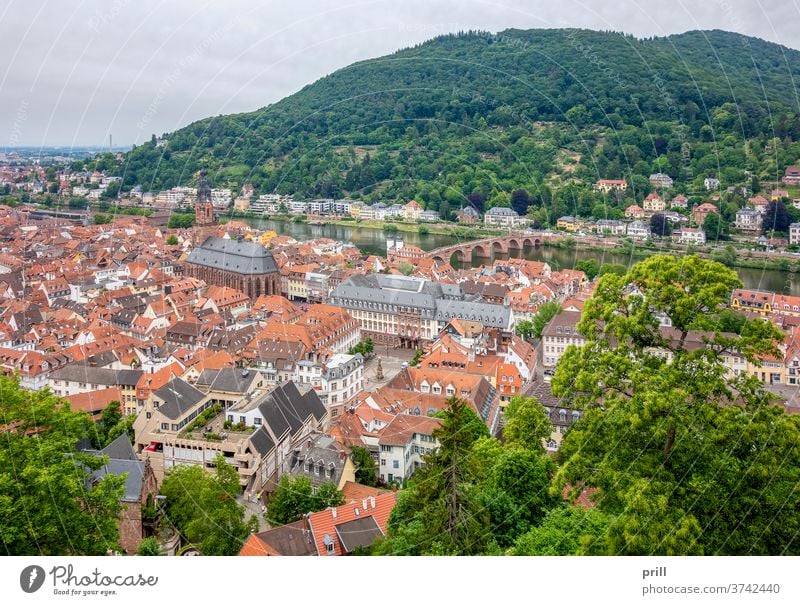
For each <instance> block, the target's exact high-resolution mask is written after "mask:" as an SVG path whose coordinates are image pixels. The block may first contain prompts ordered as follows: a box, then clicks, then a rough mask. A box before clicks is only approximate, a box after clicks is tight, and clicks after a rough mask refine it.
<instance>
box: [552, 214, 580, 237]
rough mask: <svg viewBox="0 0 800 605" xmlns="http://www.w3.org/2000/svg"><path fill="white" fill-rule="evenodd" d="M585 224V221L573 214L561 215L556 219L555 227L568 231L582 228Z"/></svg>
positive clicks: (571, 231) (572, 231)
mask: <svg viewBox="0 0 800 605" xmlns="http://www.w3.org/2000/svg"><path fill="white" fill-rule="evenodd" d="M585 225H586V223H585V222H584V221H583V219H579V218H575V217H574V216H562V217H561V218H560V219H558V221H556V229H561V230H562V231H569V232H570V233H574V232H575V231H578V230H579V229H583V228H584V226H585Z"/></svg>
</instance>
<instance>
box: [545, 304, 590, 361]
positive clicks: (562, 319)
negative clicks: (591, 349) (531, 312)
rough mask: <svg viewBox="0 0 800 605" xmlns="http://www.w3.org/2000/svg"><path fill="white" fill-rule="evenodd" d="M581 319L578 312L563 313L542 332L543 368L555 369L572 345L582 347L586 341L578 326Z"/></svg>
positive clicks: (552, 320)
mask: <svg viewBox="0 0 800 605" xmlns="http://www.w3.org/2000/svg"><path fill="white" fill-rule="evenodd" d="M580 319H581V314H580V312H578V311H562V312H561V313H559V314H558V315H556V316H555V317H554V318H553V319H551V320H550V323H548V324H547V326H546V327H545V329H544V331H543V332H542V347H543V355H542V366H543V367H545V368H554V367H555V366H556V364H557V363H558V360H559V359H561V356H562V355H563V354H564V351H566V350H567V347H569V346H570V345H575V346H577V347H581V346H583V345H584V344H586V339H585V338H584V337H583V336H582V335H581V334H579V333H578V330H577V328H576V326H577V325H578V322H579V321H580Z"/></svg>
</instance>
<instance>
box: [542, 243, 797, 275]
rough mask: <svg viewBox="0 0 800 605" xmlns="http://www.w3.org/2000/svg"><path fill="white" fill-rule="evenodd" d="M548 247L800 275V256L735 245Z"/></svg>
mask: <svg viewBox="0 0 800 605" xmlns="http://www.w3.org/2000/svg"><path fill="white" fill-rule="evenodd" d="M542 245H543V246H544V247H547V248H556V249H560V250H574V249H580V250H582V251H585V252H598V253H606V252H613V253H615V254H622V255H625V256H627V257H635V258H647V257H648V256H652V255H654V254H677V255H682V254H697V255H698V256H701V257H704V258H710V259H713V260H716V261H718V262H720V263H722V264H723V265H726V266H728V267H732V268H742V269H761V270H767V271H784V272H788V273H798V272H800V256H798V257H793V258H787V257H786V256H783V255H781V254H780V253H768V252H758V251H753V250H748V249H742V248H737V247H736V246H735V245H733V244H732V243H731V244H729V245H728V246H725V247H723V248H714V247H710V248H709V247H705V248H698V247H696V246H682V245H679V244H673V243H671V242H658V243H657V244H652V243H651V244H634V243H633V242H630V241H619V240H608V242H607V243H603V244H600V243H598V242H597V241H586V240H581V239H577V238H573V237H566V238H564V239H560V240H545V241H544V242H543V244H542Z"/></svg>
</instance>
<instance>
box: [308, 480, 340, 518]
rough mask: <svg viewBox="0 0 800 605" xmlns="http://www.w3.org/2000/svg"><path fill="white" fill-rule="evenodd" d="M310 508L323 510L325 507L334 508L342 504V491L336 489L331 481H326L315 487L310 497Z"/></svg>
mask: <svg viewBox="0 0 800 605" xmlns="http://www.w3.org/2000/svg"><path fill="white" fill-rule="evenodd" d="M312 501H313V504H312V510H313V511H314V512H316V511H318V510H324V509H326V508H336V507H337V506H341V505H342V504H344V496H343V495H342V492H340V491H339V490H338V489H336V485H335V484H334V483H333V481H326V482H325V483H323V484H322V485H320V486H319V487H318V488H317V493H316V494H314V496H313V498H312Z"/></svg>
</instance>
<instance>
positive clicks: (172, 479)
mask: <svg viewBox="0 0 800 605" xmlns="http://www.w3.org/2000/svg"><path fill="white" fill-rule="evenodd" d="M240 491H241V488H240V487H239V474H238V473H237V471H236V469H235V468H233V467H232V466H231V465H230V464H228V463H227V462H225V459H224V457H223V456H222V455H219V456H217V459H216V461H215V463H214V471H213V472H208V471H206V470H205V469H204V468H202V467H200V466H196V465H181V466H176V467H173V468H171V469H170V470H168V471H167V476H166V477H165V478H164V483H163V484H162V486H161V493H162V494H163V495H164V496H166V511H165V512H166V517H167V519H169V521H171V522H172V524H173V525H174V526H175V527H176V528H177V529H178V530H179V531H180V532H181V533H182V534H183V535H184V536H185V537H186V539H187V540H188V541H189V542H190V543H192V544H195V545H196V546H197V547H198V549H199V550H200V552H201V553H203V554H204V555H235V554H236V553H238V552H239V549H240V548H241V546H242V543H243V542H244V539H245V538H246V537H247V535H248V534H249V533H251V532H253V531H256V530H257V529H258V520H257V519H256V518H255V517H252V518H251V519H250V521H249V522H245V519H244V516H245V511H244V508H243V507H242V506H240V505H239V503H238V502H237V501H236V497H237V496H238V495H239V493H240Z"/></svg>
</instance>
